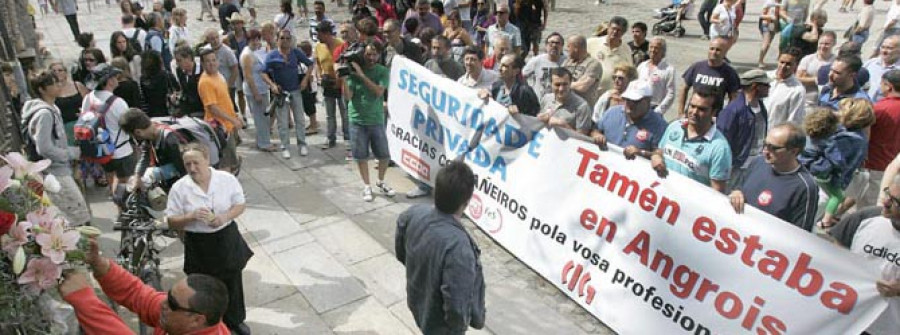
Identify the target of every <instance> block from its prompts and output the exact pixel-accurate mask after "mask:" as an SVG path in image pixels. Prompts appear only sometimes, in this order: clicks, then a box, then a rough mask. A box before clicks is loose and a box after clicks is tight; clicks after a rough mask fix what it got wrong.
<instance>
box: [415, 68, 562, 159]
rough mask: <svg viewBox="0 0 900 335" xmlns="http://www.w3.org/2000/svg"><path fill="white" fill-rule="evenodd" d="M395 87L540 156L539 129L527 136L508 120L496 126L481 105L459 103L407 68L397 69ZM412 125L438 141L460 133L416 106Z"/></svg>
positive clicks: (496, 138) (464, 123) (509, 144)
mask: <svg viewBox="0 0 900 335" xmlns="http://www.w3.org/2000/svg"><path fill="white" fill-rule="evenodd" d="M397 86H398V87H399V88H400V89H402V90H405V91H407V92H409V93H410V94H412V95H415V96H418V97H419V98H420V99H422V101H423V102H426V103H428V105H429V106H430V107H431V108H432V110H434V111H436V112H438V113H441V114H444V115H446V116H448V117H450V118H451V119H453V120H455V121H456V122H458V123H459V124H460V125H462V126H464V127H467V128H471V129H480V128H482V127H483V128H484V135H483V136H484V137H485V138H486V139H487V138H491V139H493V140H494V141H496V142H497V143H498V144H501V145H504V146H507V147H512V148H521V147H524V146H525V145H528V146H529V147H528V154H529V155H530V156H532V157H534V158H537V157H538V156H539V155H540V147H541V144H540V141H541V140H542V139H543V137H544V136H543V135H541V134H540V133H539V131H531V136H530V137H529V136H528V135H529V134H528V133H526V132H525V131H523V130H521V129H519V128H518V127H516V126H513V125H511V124H509V123H505V124H502V125H498V122H497V120H496V119H494V118H490V117H489V118H487V120H484V119H485V113H484V111H483V110H482V109H481V108H480V107H478V106H473V105H472V104H470V103H465V104H462V103H461V102H460V100H459V99H458V98H456V96H454V95H452V94H447V92H445V91H443V90H440V89H438V88H437V87H434V86H432V85H431V84H429V83H428V82H424V81H419V78H418V77H416V76H415V75H414V74H412V73H410V72H409V71H408V70H406V69H403V70H400V75H399V80H398V82H397ZM412 126H413V128H416V129H420V130H422V131H423V132H424V134H425V135H426V136H428V137H431V138H432V139H434V140H435V141H436V142H438V143H441V144H443V143H444V137H445V136H446V137H448V138H449V139H450V140H451V141H452V140H454V138H453V137H454V136H459V135H452V134H450V132H449V131H447V130H446V128H444V127H442V126H441V124H440V120H435V119H434V118H432V117H431V116H430V115H426V114H425V112H424V111H423V110H422V109H421V108H418V107H416V108H415V109H414V110H413V120H412ZM445 134H446V135H445Z"/></svg>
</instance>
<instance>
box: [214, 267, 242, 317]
mask: <svg viewBox="0 0 900 335" xmlns="http://www.w3.org/2000/svg"><path fill="white" fill-rule="evenodd" d="M212 276H213V277H216V279H218V280H221V281H222V282H223V283H225V287H227V288H228V309H227V310H225V315H224V316H223V317H222V322H223V323H225V326H228V328H229V329H235V328H237V326H238V325H239V324H241V323H244V320H245V319H246V318H247V309H246V308H245V307H244V280H243V278H242V277H241V271H237V272H228V273H219V274H215V275H212Z"/></svg>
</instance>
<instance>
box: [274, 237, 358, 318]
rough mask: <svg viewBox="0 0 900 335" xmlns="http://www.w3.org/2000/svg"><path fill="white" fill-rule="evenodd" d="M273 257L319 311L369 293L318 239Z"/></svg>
mask: <svg viewBox="0 0 900 335" xmlns="http://www.w3.org/2000/svg"><path fill="white" fill-rule="evenodd" d="M272 258H273V259H274V260H275V262H276V263H278V265H279V267H281V269H282V271H283V272H284V273H285V274H286V275H287V277H288V279H290V281H291V282H292V283H293V284H294V286H296V287H297V289H299V290H300V292H301V293H303V297H305V298H306V299H307V301H309V303H310V305H312V306H313V308H314V309H315V310H316V312H318V313H324V312H327V311H330V310H332V309H335V308H337V307H340V306H343V305H345V304H347V303H350V302H352V301H356V300H359V299H361V298H363V297H365V296H367V295H368V293H367V292H366V290H365V289H364V288H363V287H362V285H361V284H360V283H359V280H357V279H356V278H354V277H353V276H352V275H350V273H349V272H348V271H347V269H346V268H345V267H344V266H343V265H341V264H340V262H338V261H337V260H336V259H335V258H334V257H332V256H331V255H330V254H328V252H327V251H326V250H325V249H324V248H323V247H322V246H321V245H320V244H318V243H316V242H312V243H307V244H304V245H302V246H300V247H297V248H294V249H290V250H287V251H284V252H281V253H277V254H274V255H272Z"/></svg>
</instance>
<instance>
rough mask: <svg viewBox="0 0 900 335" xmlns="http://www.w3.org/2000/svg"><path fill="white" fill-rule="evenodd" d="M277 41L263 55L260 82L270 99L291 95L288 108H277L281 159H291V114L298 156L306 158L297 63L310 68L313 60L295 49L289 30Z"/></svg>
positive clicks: (283, 32)
mask: <svg viewBox="0 0 900 335" xmlns="http://www.w3.org/2000/svg"><path fill="white" fill-rule="evenodd" d="M278 38H279V39H278V49H276V50H272V51H271V52H269V54H268V55H267V56H266V61H265V68H264V72H263V74H262V75H263V80H264V81H265V82H266V84H268V85H269V88H270V89H271V90H272V94H273V97H272V99H273V100H276V99H280V96H281V94H282V93H287V94H288V95H289V96H290V105H288V104H284V105H283V106H281V107H279V108H277V115H278V138H279V139H281V157H282V158H284V159H290V158H291V152H290V146H291V137H290V135H289V132H288V131H289V130H288V119H289V116H288V113H292V114H290V115H293V117H294V122H295V124H296V126H295V127H294V130H296V131H297V151H298V153H299V154H300V156H306V155H307V154H308V153H309V149H308V148H307V146H306V124H305V123H306V120H305V114H304V112H303V95H302V94H301V93H300V91H301V89H302V87H301V82H300V71H299V70H298V68H299V66H298V63H301V62H302V63H303V64H306V66H312V65H313V61H312V60H310V59H309V58H307V57H306V54H304V53H303V51H301V50H300V49H298V48H297V47H296V45H297V44H296V43H295V42H294V36H293V35H292V34H291V31H290V30H287V29H284V30H282V31H281V32H280V33H279V34H278ZM303 83H305V84H309V81H308V80H306V81H304V82H303Z"/></svg>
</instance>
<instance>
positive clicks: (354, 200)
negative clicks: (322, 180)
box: [322, 183, 393, 215]
mask: <svg viewBox="0 0 900 335" xmlns="http://www.w3.org/2000/svg"><path fill="white" fill-rule="evenodd" d="M372 191H373V192H374V193H373V194H374V196H375V200H373V201H371V202H367V201H365V200H363V198H362V192H363V186H362V185H361V183H359V184H349V185H341V186H335V187H329V188H327V189H325V190H323V191H322V195H323V196H325V197H328V198H329V199H331V201H332V203H334V204H335V206H337V207H338V208H339V209H340V210H341V212H343V213H344V214H346V215H357V214H362V213H366V212H369V211H372V210H376V209H379V208H382V207H385V206H388V205H390V204H392V203H393V202H392V201H391V199H390V198H387V197H385V196H383V195H381V194H380V192H378V190H375V189H374V184H373V190H372Z"/></svg>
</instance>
